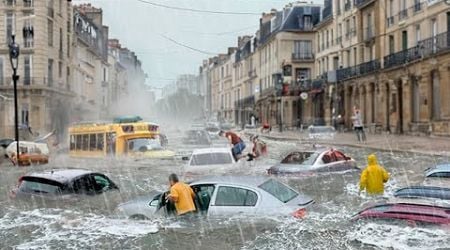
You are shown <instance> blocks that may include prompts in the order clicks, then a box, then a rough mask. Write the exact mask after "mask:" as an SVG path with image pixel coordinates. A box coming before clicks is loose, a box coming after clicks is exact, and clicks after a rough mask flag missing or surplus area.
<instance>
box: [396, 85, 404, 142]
mask: <svg viewBox="0 0 450 250" xmlns="http://www.w3.org/2000/svg"><path fill="white" fill-rule="evenodd" d="M397 91H398V93H397V98H398V110H397V113H398V129H397V131H398V133H400V134H403V84H402V80H400V81H399V82H398V83H397Z"/></svg>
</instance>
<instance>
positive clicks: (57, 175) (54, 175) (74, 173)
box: [24, 169, 93, 183]
mask: <svg viewBox="0 0 450 250" xmlns="http://www.w3.org/2000/svg"><path fill="white" fill-rule="evenodd" d="M91 173H93V172H92V171H90V170H86V169H54V170H48V171H42V172H33V173H30V174H26V175H24V177H38V178H43V179H48V180H52V181H56V182H60V183H66V182H69V181H71V180H73V179H75V178H77V177H79V176H83V175H86V174H91Z"/></svg>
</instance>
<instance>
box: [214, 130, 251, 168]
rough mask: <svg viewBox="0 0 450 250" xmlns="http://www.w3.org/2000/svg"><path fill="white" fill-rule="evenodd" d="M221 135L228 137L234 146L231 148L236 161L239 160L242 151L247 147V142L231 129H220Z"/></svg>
mask: <svg viewBox="0 0 450 250" xmlns="http://www.w3.org/2000/svg"><path fill="white" fill-rule="evenodd" d="M219 135H220V136H223V137H225V138H227V139H228V142H229V143H230V144H231V145H232V146H233V148H232V149H231V152H232V153H233V157H234V159H235V160H236V161H237V160H239V156H240V155H241V154H242V151H244V149H245V143H244V141H243V140H242V139H241V137H239V136H238V135H237V134H235V133H233V132H231V131H228V132H225V131H220V132H219Z"/></svg>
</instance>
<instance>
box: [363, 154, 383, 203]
mask: <svg viewBox="0 0 450 250" xmlns="http://www.w3.org/2000/svg"><path fill="white" fill-rule="evenodd" d="M367 163H368V165H367V167H366V168H365V169H364V171H363V172H362V173H361V179H360V180H359V191H360V192H361V191H363V190H364V189H365V190H366V191H367V193H368V194H372V195H377V194H383V193H384V183H385V182H387V181H388V180H389V173H388V172H387V171H386V169H384V168H383V167H382V166H380V165H378V162H377V157H376V156H375V155H374V154H371V155H369V157H367Z"/></svg>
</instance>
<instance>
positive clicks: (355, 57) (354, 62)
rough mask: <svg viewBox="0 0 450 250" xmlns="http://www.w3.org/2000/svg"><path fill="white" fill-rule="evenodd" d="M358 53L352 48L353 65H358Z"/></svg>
mask: <svg viewBox="0 0 450 250" xmlns="http://www.w3.org/2000/svg"><path fill="white" fill-rule="evenodd" d="M357 55H358V53H357V48H356V47H354V48H353V65H357V64H358V59H357V58H358V57H357Z"/></svg>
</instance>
